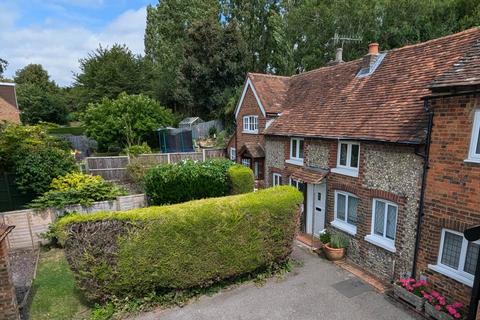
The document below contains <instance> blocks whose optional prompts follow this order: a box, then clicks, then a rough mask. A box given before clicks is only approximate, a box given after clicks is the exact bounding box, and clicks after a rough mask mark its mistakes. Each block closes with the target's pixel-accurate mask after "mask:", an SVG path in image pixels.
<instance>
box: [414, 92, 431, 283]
mask: <svg viewBox="0 0 480 320" xmlns="http://www.w3.org/2000/svg"><path fill="white" fill-rule="evenodd" d="M423 105H424V108H425V111H426V112H427V114H428V127H427V136H426V141H425V150H424V153H423V154H421V153H419V152H417V151H415V154H416V155H418V156H420V157H422V158H423V173H422V188H421V190H420V203H419V206H418V219H417V234H416V236H415V249H414V252H413V267H412V277H415V274H416V273H417V260H418V250H419V248H420V234H421V231H422V219H423V211H424V204H425V189H426V184H427V171H428V161H429V154H430V142H431V138H432V126H433V115H434V114H433V111H432V110H430V101H429V99H428V98H425V100H424V102H423Z"/></svg>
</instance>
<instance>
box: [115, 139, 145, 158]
mask: <svg viewBox="0 0 480 320" xmlns="http://www.w3.org/2000/svg"><path fill="white" fill-rule="evenodd" d="M147 153H152V149H151V148H150V146H149V145H148V144H147V143H146V142H144V143H142V144H137V145H133V146H130V147H127V148H125V149H123V151H122V154H126V155H131V156H134V157H136V156H138V155H139V154H147Z"/></svg>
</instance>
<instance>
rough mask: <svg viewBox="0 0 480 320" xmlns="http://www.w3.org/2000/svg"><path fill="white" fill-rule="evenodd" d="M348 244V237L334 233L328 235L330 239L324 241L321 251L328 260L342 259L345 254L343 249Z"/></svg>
mask: <svg viewBox="0 0 480 320" xmlns="http://www.w3.org/2000/svg"><path fill="white" fill-rule="evenodd" d="M349 244H350V239H348V238H347V237H346V236H344V235H343V234H340V233H335V234H333V235H331V236H330V241H329V242H328V243H325V245H324V246H323V251H324V252H325V255H326V256H327V259H328V260H330V261H337V260H340V259H343V257H344V256H345V249H346V248H347V247H348V245H349Z"/></svg>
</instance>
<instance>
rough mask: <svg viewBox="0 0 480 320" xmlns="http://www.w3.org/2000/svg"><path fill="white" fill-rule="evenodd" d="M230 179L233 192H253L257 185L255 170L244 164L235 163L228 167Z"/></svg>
mask: <svg viewBox="0 0 480 320" xmlns="http://www.w3.org/2000/svg"><path fill="white" fill-rule="evenodd" d="M228 179H229V181H230V186H231V194H241V193H247V192H252V191H253V188H254V187H255V177H254V176H253V171H252V169H250V168H247V167H245V166H242V165H239V164H237V165H234V166H231V167H230V168H228Z"/></svg>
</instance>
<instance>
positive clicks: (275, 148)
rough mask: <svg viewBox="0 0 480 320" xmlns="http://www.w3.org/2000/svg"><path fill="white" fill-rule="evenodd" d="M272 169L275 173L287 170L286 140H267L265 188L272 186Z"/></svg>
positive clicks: (270, 138)
mask: <svg viewBox="0 0 480 320" xmlns="http://www.w3.org/2000/svg"><path fill="white" fill-rule="evenodd" d="M272 168H274V169H273V171H275V169H278V170H284V169H285V138H281V137H280V138H276V137H270V136H269V137H267V138H266V139H265V187H269V186H271V185H272V173H273V171H272ZM284 183H285V181H284Z"/></svg>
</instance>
